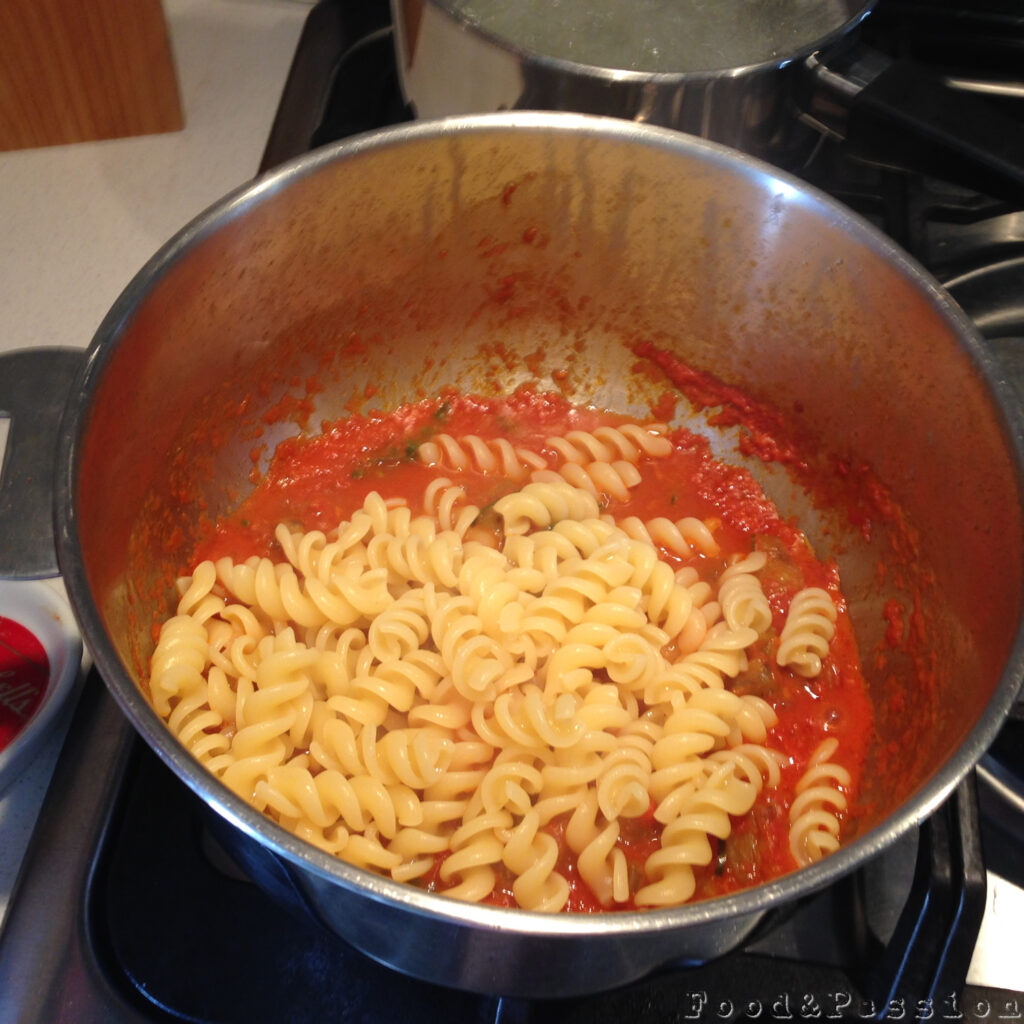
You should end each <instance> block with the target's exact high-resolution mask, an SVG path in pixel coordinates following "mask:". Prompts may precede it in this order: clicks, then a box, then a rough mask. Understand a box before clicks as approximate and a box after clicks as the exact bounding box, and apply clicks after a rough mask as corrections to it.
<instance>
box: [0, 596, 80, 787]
mask: <svg viewBox="0 0 1024 1024" xmlns="http://www.w3.org/2000/svg"><path fill="white" fill-rule="evenodd" d="M58 588H59V583H56V582H54V583H47V582H42V581H35V580H28V581H21V580H19V581H11V580H0V790H3V789H4V788H6V787H7V786H8V785H9V784H10V783H11V782H12V781H13V780H14V779H15V778H16V776H17V775H18V774H19V773H20V772H21V770H22V769H23V768H24V767H25V766H26V764H27V763H28V761H29V760H30V759H31V756H32V754H33V753H34V752H35V750H36V748H37V746H38V744H39V743H40V741H41V740H42V739H43V738H44V736H45V735H46V734H47V733H48V732H49V730H50V728H51V727H52V726H53V724H54V723H55V721H56V720H57V719H58V718H59V713H60V711H61V709H62V708H63V706H64V704H65V703H66V701H67V698H68V697H69V696H70V694H71V693H72V691H73V690H74V689H75V683H76V682H77V680H78V678H79V675H80V670H81V666H82V639H81V636H80V634H79V632H78V629H77V627H76V626H75V622H74V618H73V616H72V614H71V609H70V607H69V606H68V603H67V601H66V600H65V598H64V597H63V595H62V594H61V593H60V592H59V589H58Z"/></svg>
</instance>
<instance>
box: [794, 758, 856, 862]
mask: <svg viewBox="0 0 1024 1024" xmlns="http://www.w3.org/2000/svg"><path fill="white" fill-rule="evenodd" d="M838 746H839V743H838V741H837V740H836V739H834V738H830V739H826V740H823V741H822V742H821V743H820V744H819V745H818V747H817V748H816V749H815V751H814V753H813V754H812V755H811V759H810V761H809V762H808V766H807V770H806V771H805V772H804V774H803V775H802V776H801V777H800V781H799V782H798V783H797V785H796V798H795V799H794V800H793V804H792V806H791V807H790V810H789V848H790V851H791V852H792V854H793V858H794V859H795V860H796V862H797V863H798V864H800V865H807V864H813V863H814V862H815V861H819V860H821V858H822V857H824V856H826V855H827V854H829V853H834V852H835V851H836V850H837V849H838V848H839V832H840V828H841V824H840V818H839V815H840V814H842V812H843V811H845V810H846V808H847V799H846V796H845V794H844V793H843V788H844V787H848V786H849V785H850V782H851V777H850V773H849V771H848V770H847V769H846V768H844V767H843V766H842V765H839V764H836V763H835V762H833V761H832V760H831V758H832V757H834V756H835V752H836V749H837V748H838Z"/></svg>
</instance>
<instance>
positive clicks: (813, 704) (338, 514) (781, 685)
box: [196, 382, 897, 911]
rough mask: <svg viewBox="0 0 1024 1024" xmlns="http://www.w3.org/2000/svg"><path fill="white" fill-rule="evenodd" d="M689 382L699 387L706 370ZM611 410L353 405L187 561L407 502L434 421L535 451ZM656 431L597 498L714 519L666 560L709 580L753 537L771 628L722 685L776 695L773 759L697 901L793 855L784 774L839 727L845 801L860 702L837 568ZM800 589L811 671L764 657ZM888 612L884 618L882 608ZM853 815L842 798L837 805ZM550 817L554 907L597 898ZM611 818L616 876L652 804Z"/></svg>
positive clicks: (735, 473)
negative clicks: (628, 482)
mask: <svg viewBox="0 0 1024 1024" xmlns="http://www.w3.org/2000/svg"><path fill="white" fill-rule="evenodd" d="M701 386H702V387H706V386H707V382H701ZM749 411H750V410H748V412H749ZM621 422H622V418H621V417H619V416H616V415H614V414H611V413H608V412H604V411H599V410H594V409H587V408H580V407H577V406H573V405H571V404H570V403H569V402H568V401H566V400H565V399H564V398H563V397H561V396H560V395H557V394H551V393H542V392H538V391H535V390H529V389H522V390H520V391H517V392H516V393H514V394H513V395H511V396H509V397H507V398H502V399H492V398H481V397H475V396H470V395H463V394H459V393H456V392H450V393H446V394H444V395H442V396H440V397H438V398H437V399H432V400H427V401H423V402H419V403H416V404H411V405H408V406H404V407H402V408H399V409H397V410H395V411H393V412H389V413H379V414H377V413H372V414H369V415H365V416H353V417H351V418H348V419H345V420H342V421H339V422H337V423H335V424H332V425H328V426H326V427H325V429H324V430H323V432H322V433H321V434H319V435H317V436H314V437H307V438H303V439H296V440H291V441H285V442H283V443H282V444H281V445H279V447H278V448H277V451H276V453H275V457H274V459H273V462H272V464H271V466H270V469H269V471H268V473H267V475H266V477H265V478H264V479H263V480H262V481H261V483H260V484H259V486H258V487H257V488H256V489H255V490H254V492H253V493H252V494H251V496H250V497H249V498H247V499H246V500H245V501H244V502H243V503H242V504H241V506H240V507H239V508H238V510H237V511H236V512H235V513H234V514H233V515H231V516H230V517H228V518H226V519H224V520H222V521H221V522H219V523H218V524H217V525H216V527H215V529H214V530H213V531H212V532H211V534H210V535H209V536H208V537H207V538H206V539H205V540H204V541H203V542H202V543H201V545H200V546H199V549H198V550H197V552H196V561H198V560H201V559H206V558H210V559H216V558H218V557H221V556H224V555H228V556H231V557H233V558H235V559H236V560H238V559H243V558H246V557H248V556H250V555H267V554H269V555H270V556H271V557H272V558H275V559H282V555H281V552H280V550H279V549H278V548H277V545H276V542H275V541H274V529H275V527H276V526H277V524H278V523H280V522H287V523H289V524H291V525H294V526H295V527H298V528H301V529H303V530H311V529H320V530H325V531H327V530H330V529H333V528H334V527H335V526H337V524H338V523H339V522H340V521H342V520H344V519H347V518H348V517H350V515H351V514H352V512H353V511H354V510H356V509H357V508H358V507H360V505H361V504H362V502H363V499H364V498H365V497H366V496H367V495H368V494H369V493H370V492H372V491H377V492H379V493H380V494H382V495H383V496H384V497H404V498H406V499H407V500H408V502H409V504H410V506H411V507H412V509H413V511H414V512H415V513H418V512H419V511H420V510H421V499H422V494H423V491H424V489H425V487H426V485H427V483H429V482H430V480H432V479H435V478H436V477H437V476H438V475H439V471H438V470H437V469H436V468H428V467H426V466H424V465H423V464H421V462H420V461H419V460H418V459H417V457H416V451H417V446H418V445H419V444H420V443H422V442H423V441H425V440H427V439H428V438H430V437H431V436H433V435H435V434H437V433H439V432H445V433H449V434H451V435H453V436H456V437H458V436H460V435H466V434H476V435H478V436H479V437H481V438H483V439H489V438H497V437H505V438H508V439H509V440H510V441H512V443H513V444H515V445H517V446H518V445H521V446H524V447H527V448H531V449H533V450H536V451H540V450H542V449H544V447H545V445H544V439H545V438H546V437H549V436H551V435H552V434H564V433H565V432H567V431H568V430H572V429H581V430H588V431H591V430H593V429H595V428H596V427H597V426H599V425H601V424H612V425H614V424H617V423H621ZM770 427H771V424H768V423H761V424H760V425H759V428H758V429H759V431H760V435H759V436H761V437H762V440H761V441H758V442H757V447H758V449H759V450H761V451H763V452H765V453H769V452H771V453H773V457H776V456H778V455H779V454H780V453H782V454H783V456H785V452H786V451H787V450H788V449H786V448H785V446H784V445H769V444H768V442H767V440H766V438H767V437H768V430H769V428H770ZM670 437H671V439H672V441H673V443H674V446H675V450H674V452H673V453H672V454H671V455H669V456H668V457H667V458H660V459H651V460H647V461H644V462H643V464H642V481H641V483H640V484H639V485H638V486H637V487H636V488H635V489H633V490H632V491H631V493H630V497H629V499H628V500H627V501H625V502H621V503H619V502H615V503H613V507H610V508H609V509H608V510H609V511H611V512H612V513H613V514H614V515H615V516H616V518H621V517H624V516H638V517H640V518H642V519H650V518H653V517H655V516H667V517H669V518H671V519H673V520H678V519H681V518H683V517H688V516H695V517H698V518H700V519H703V520H705V521H708V522H711V523H713V524H714V525H715V527H716V528H715V538H716V540H717V541H718V543H719V545H720V548H721V550H720V552H719V553H718V554H717V555H715V556H714V557H708V556H705V555H693V556H691V557H689V558H687V559H683V558H680V557H677V556H667V557H670V560H672V561H674V562H675V563H676V564H677V565H678V566H680V567H682V566H683V565H686V564H693V565H694V566H695V567H696V568H697V569H698V571H699V572H700V574H701V576H702V577H704V578H707V579H709V580H714V579H715V578H716V577H717V575H718V574H719V573H720V572H721V571H722V569H723V568H724V567H725V565H726V564H727V560H728V559H729V557H730V556H732V555H738V554H746V553H749V552H750V550H751V549H752V548H757V549H760V550H763V551H765V553H766V554H767V555H768V564H767V566H766V568H765V569H764V570H763V571H762V572H761V573H759V576H760V578H761V581H762V586H763V589H764V592H765V594H766V596H767V597H768V599H769V602H770V604H771V606H772V610H773V616H774V623H773V628H772V629H771V630H769V632H768V633H767V634H766V635H765V636H763V637H762V638H761V639H760V640H759V641H758V643H757V644H755V646H754V647H753V648H752V649H751V650H750V651H749V668H748V669H747V670H746V671H745V672H743V673H741V675H740V676H739V677H738V678H737V679H736V680H734V681H732V682H731V683H730V685H729V688H730V689H733V690H734V691H735V692H738V693H754V694H757V695H758V696H760V697H762V698H764V699H765V700H767V701H768V702H769V703H770V704H771V705H772V706H773V707H774V708H775V710H776V713H777V714H778V719H779V720H778V723H777V725H776V726H775V727H774V728H773V729H772V730H771V731H770V733H769V736H768V739H767V742H766V745H767V746H769V747H772V748H775V749H779V750H782V751H784V752H785V754H786V756H787V762H786V764H785V765H784V767H783V769H782V778H781V781H780V783H779V785H778V786H777V787H776V788H774V789H771V790H769V789H767V788H766V789H765V790H763V791H762V793H761V795H760V797H759V798H758V800H757V802H756V803H755V805H754V808H753V810H752V811H751V812H750V813H749V814H748V815H746V816H744V817H742V818H738V819H736V820H735V821H734V822H733V831H732V834H731V835H730V837H729V838H728V840H726V841H725V842H723V843H721V844H719V846H718V851H717V853H718V855H717V857H716V858H714V859H713V860H712V863H711V864H709V865H708V866H707V867H706V868H701V869H698V887H697V892H696V897H697V898H704V897H710V896H714V895H719V894H724V893H728V892H731V891H734V890H737V889H740V888H744V887H747V886H751V885H755V884H757V883H759V882H762V881H765V880H768V879H771V878H774V877H777V876H779V875H781V874H784V873H786V872H788V871H791V870H793V869H794V868H795V867H796V863H795V861H794V859H793V856H792V854H791V853H790V850H789V844H788V831H789V818H788V808H789V806H790V804H791V802H792V799H793V795H794V787H795V785H796V782H797V780H798V779H799V777H800V775H801V774H802V773H803V771H804V770H805V767H806V764H807V761H808V759H809V758H810V756H811V754H812V752H813V750H814V749H815V748H816V747H817V745H818V744H819V743H820V742H821V740H822V739H823V738H824V737H825V736H826V735H827V736H832V737H835V738H836V739H837V740H838V743H839V750H840V751H841V752H842V753H841V757H837V760H839V761H840V763H841V764H842V765H843V766H844V767H845V768H847V769H848V770H849V771H850V773H851V776H852V778H853V784H852V785H851V786H850V787H849V791H848V792H847V794H846V795H847V797H848V799H850V801H851V804H853V803H854V802H855V800H856V796H857V783H858V779H859V778H860V775H861V769H862V767H863V763H864V759H865V755H866V752H867V749H868V743H869V740H870V738H871V732H872V707H871V704H870V702H869V700H868V696H867V693H866V686H865V682H864V679H863V676H862V674H861V671H860V664H859V658H858V652H857V647H856V644H855V641H854V637H853V632H852V628H851V626H850V622H849V618H848V616H847V613H846V606H845V602H844V599H843V596H842V593H841V591H840V587H839V579H838V572H837V569H836V566H835V565H834V564H833V563H831V562H827V561H822V560H819V559H818V558H816V557H815V555H814V553H813V552H812V551H811V550H810V547H809V546H808V543H807V541H806V539H805V537H804V535H803V534H802V533H801V532H800V530H799V529H798V527H797V526H796V525H794V524H793V523H790V522H787V521H785V520H783V519H782V517H781V516H780V515H779V513H778V511H777V510H776V508H775V507H774V505H773V504H772V503H771V502H770V501H769V500H768V499H767V498H766V497H765V496H764V494H763V492H762V490H761V488H760V487H759V486H758V484H757V483H756V481H755V480H754V479H753V477H752V476H751V475H750V473H749V472H747V471H746V470H744V469H741V468H738V467H735V466H730V465H726V464H724V463H722V462H720V461H717V460H716V459H715V458H713V457H712V454H711V452H710V449H709V446H708V443H707V441H706V440H705V439H704V438H702V437H700V436H698V435H696V434H693V433H690V432H688V431H685V430H676V431H675V432H673V433H672V434H671V435H670ZM787 457H788V456H787ZM794 457H795V456H794ZM443 475H446V476H450V477H452V478H453V479H455V478H457V479H458V482H459V483H460V484H462V485H463V486H464V487H465V488H466V490H467V494H468V498H469V500H470V501H472V502H473V503H474V504H477V505H480V506H481V507H485V506H486V505H487V504H489V503H490V502H493V501H494V500H496V498H498V497H500V495H501V494H502V493H507V492H508V491H512V490H515V489H517V487H518V486H520V485H517V484H514V483H512V482H511V481H508V480H503V479H501V478H499V477H496V476H493V475H486V474H483V473H480V472H477V471H475V470H464V471H461V472H456V471H452V470H448V469H445V470H444V471H443ZM804 587H821V588H824V589H825V590H827V591H828V592H829V593H830V595H831V596H832V598H833V602H834V604H835V605H836V607H837V609H838V612H839V616H838V622H837V624H836V635H835V637H834V639H833V640H832V642H831V646H830V654H829V657H828V659H827V662H826V664H825V667H824V669H823V671H822V672H821V674H820V675H819V676H818V677H817V678H816V679H813V680H805V679H803V678H802V677H800V676H797V675H795V674H794V673H793V672H791V671H789V670H788V669H784V668H780V667H778V666H777V665H776V664H775V662H774V658H773V656H772V655H773V650H774V646H775V645H776V644H777V641H778V633H779V631H780V630H781V628H782V624H783V621H784V615H785V610H786V609H787V608H788V605H789V602H790V599H791V598H792V596H793V594H794V593H795V592H796V591H797V590H799V589H801V588H804ZM892 618H893V621H895V620H896V618H897V616H896V613H895V612H893V613H892ZM652 811H653V808H652ZM854 813H856V809H855V807H853V808H851V810H850V811H848V812H846V814H847V815H849V814H854ZM841 817H843V816H841ZM565 824H566V822H565V820H564V819H561V818H559V819H555V820H553V821H552V822H550V823H549V824H548V825H547V826H546V828H547V830H548V831H549V832H551V834H553V835H554V836H555V837H556V838H557V839H559V841H560V843H561V845H562V857H561V861H560V870H561V871H562V873H563V874H564V875H565V877H566V878H567V879H568V880H569V881H570V885H571V893H572V894H571V897H570V904H569V907H568V909H570V910H576V911H592V910H600V909H602V908H601V907H600V905H599V904H598V902H597V900H596V899H595V897H594V895H593V894H592V893H591V892H590V891H589V889H588V888H587V886H586V885H585V884H584V882H583V881H582V880H581V879H580V878H579V876H578V874H577V872H576V871H575V868H574V867H573V858H572V857H571V856H569V854H568V851H567V850H566V847H565V843H564V829H565ZM620 825H621V834H620V839H619V847H620V849H622V850H623V852H624V853H625V856H626V860H627V863H628V864H629V868H630V873H631V875H635V876H636V877H638V878H640V877H642V875H643V865H644V862H645V860H646V859H647V857H648V856H649V855H650V854H651V853H652V852H653V851H654V850H655V849H657V845H658V837H659V835H660V826H659V825H658V823H657V822H656V821H655V820H654V819H653V816H652V814H651V812H649V813H648V814H647V815H645V816H642V817H640V818H636V819H621V821H620ZM713 842H717V841H715V840H713ZM442 859H443V858H440V859H439V861H438V864H440V862H441V860H442ZM511 881H512V879H511V877H508V878H505V879H502V880H501V881H500V884H499V886H498V887H497V888H496V890H495V892H494V893H493V894H492V897H491V900H492V902H495V903H498V904H508V905H512V903H513V901H512V896H511ZM420 884H424V885H426V886H427V887H428V888H433V887H434V885H435V884H436V868H435V872H433V873H431V875H428V876H427V877H426V878H423V879H420ZM631 888H632V889H634V890H635V888H636V886H631ZM631 906H632V904H627V905H626V906H625V907H624V908H623V909H629V908H630V907H631Z"/></svg>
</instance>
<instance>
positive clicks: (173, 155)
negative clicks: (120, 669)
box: [0, 0, 309, 925]
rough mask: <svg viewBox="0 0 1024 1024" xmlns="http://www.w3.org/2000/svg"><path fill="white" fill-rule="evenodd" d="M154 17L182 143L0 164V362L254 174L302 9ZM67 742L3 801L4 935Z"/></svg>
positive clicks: (288, 0)
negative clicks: (167, 58)
mask: <svg viewBox="0 0 1024 1024" xmlns="http://www.w3.org/2000/svg"><path fill="white" fill-rule="evenodd" d="M164 9H165V13H166V16H167V21H168V26H169V30H170V36H171V45H172V48H173V51H174V56H175V61H176V65H177V70H178V81H179V87H180V90H181V99H182V105H183V108H184V114H185V128H184V130H183V131H180V132H174V133H171V134H166V135H150V136H142V137H136V138H127V139H116V140H111V141H105V142H90V143H79V144H76V145H73V146H55V147H49V148H45V149H33V150H21V151H15V152H9V153H0V352H7V351H13V350H15V349H22V348H35V347H41V346H64V347H70V348H84V347H85V346H87V345H88V344H89V341H90V340H91V338H92V335H93V332H94V331H95V330H96V328H97V327H98V326H99V323H100V321H101V320H102V319H103V317H104V315H105V314H106V312H107V310H108V309H109V308H110V306H111V305H113V303H114V301H115V299H116V298H117V296H118V295H119V294H120V292H121V290H122V289H123V288H124V287H125V286H126V285H127V284H128V282H129V281H130V280H131V278H132V277H133V276H134V274H135V273H136V271H138V270H139V268H140V267H141V266H142V265H143V264H144V263H145V262H146V260H147V259H149V257H150V256H151V255H153V253H154V252H156V250H157V249H158V248H159V247H160V246H161V245H162V244H163V243H164V242H165V241H167V240H168V239H169V238H170V237H171V236H172V235H173V234H174V233H175V232H176V231H177V230H178V229H179V228H181V227H183V226H184V225H185V224H187V223H188V222H189V221H190V220H191V219H192V218H193V217H195V216H196V215H197V214H199V213H201V212H202V211H203V210H204V209H205V208H206V207H207V206H209V205H210V204H212V203H213V202H215V201H216V200H217V199H219V198H220V197H221V196H223V195H224V194H225V193H227V192H229V191H231V190H232V189H233V188H235V187H236V186H238V185H241V184H244V183H245V182H246V181H247V180H249V179H250V178H252V177H253V175H254V174H255V172H256V168H257V167H258V165H259V162H260V158H261V157H262V155H263V148H264V146H265V144H266V141H267V136H268V133H269V131H270V126H271V123H272V121H273V118H274V114H275V112H276V110H277V104H278V101H279V99H280V96H281V90H282V87H283V85H284V82H285V78H286V76H287V74H288V69H289V67H290V65H291V60H292V55H293V54H294V52H295V45H296V42H297V41H298V38H299V33H300V32H301V30H302V26H303V23H304V21H305V19H306V16H307V15H308V13H309V4H308V3H307V2H304V0H164ZM0 425H3V421H2V420H0ZM5 434H6V431H3V430H0V450H2V445H3V441H4V437H5ZM0 465H2V462H0ZM65 730H66V721H65V723H64V724H63V725H62V726H61V727H59V728H58V729H57V730H56V731H55V732H54V734H53V735H52V736H51V737H50V738H49V739H48V740H47V742H46V743H45V744H44V745H43V746H42V747H41V748H40V751H39V753H38V755H37V756H36V757H35V759H34V761H33V762H32V763H31V764H30V765H29V766H28V767H27V768H26V770H25V772H24V773H23V774H22V775H21V776H20V777H19V778H18V779H16V780H15V781H14V782H13V783H12V784H11V785H10V786H9V787H8V788H7V789H6V790H5V791H4V792H3V793H2V794H0V925H2V922H3V917H4V912H5V910H6V907H7V904H8V901H9V898H10V894H11V890H12V887H13V885H14V882H15V878H16V876H17V873H18V868H19V865H20V863H21V859H22V857H23V855H24V850H25V846H26V844H27V842H28V839H29V836H30V834H31V830H32V827H33V825H34V823H35V819H36V815H37V811H38V807H39V804H40V802H41V800H42V798H43V795H44V794H45V792H46V787H47V785H48V783H49V779H50V775H51V772H52V769H53V764H54V760H55V758H56V755H57V753H58V752H59V749H60V744H61V742H62V739H63V732H64V731H65Z"/></svg>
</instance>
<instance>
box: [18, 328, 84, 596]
mask: <svg viewBox="0 0 1024 1024" xmlns="http://www.w3.org/2000/svg"><path fill="white" fill-rule="evenodd" d="M83 355H84V353H83V351H82V350H81V349H72V348H33V349H18V350H16V351H13V352H8V353H5V354H4V355H2V356H0V418H3V419H5V420H7V421H8V422H7V428H8V429H7V442H6V450H5V449H4V448H3V447H0V578H4V579H43V578H44V577H49V576H56V575H57V574H58V572H59V569H58V566H57V549H56V546H55V542H54V533H53V475H54V463H55V460H56V456H57V439H58V436H59V433H60V425H61V416H62V415H63V412H64V406H65V405H66V404H67V399H68V394H69V392H70V390H71V385H72V382H73V380H74V379H75V376H76V375H77V373H78V370H79V367H80V366H81V364H82V359H83Z"/></svg>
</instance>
